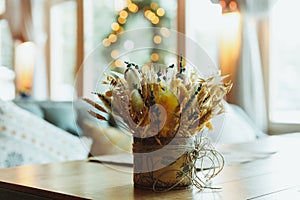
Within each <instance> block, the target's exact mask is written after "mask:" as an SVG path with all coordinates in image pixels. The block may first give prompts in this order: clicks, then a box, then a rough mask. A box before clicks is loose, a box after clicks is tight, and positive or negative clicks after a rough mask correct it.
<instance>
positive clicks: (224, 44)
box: [219, 12, 241, 81]
mask: <svg viewBox="0 0 300 200" xmlns="http://www.w3.org/2000/svg"><path fill="white" fill-rule="evenodd" d="M221 22H222V23H221V25H222V26H221V30H220V33H221V34H220V45H219V51H220V52H219V55H220V57H219V65H220V66H221V70H222V73H223V74H230V75H231V76H232V77H231V79H232V81H234V77H235V73H236V70H237V69H236V68H237V67H238V58H239V54H240V48H241V15H240V13H239V12H229V13H225V14H223V15H222V21H221Z"/></svg>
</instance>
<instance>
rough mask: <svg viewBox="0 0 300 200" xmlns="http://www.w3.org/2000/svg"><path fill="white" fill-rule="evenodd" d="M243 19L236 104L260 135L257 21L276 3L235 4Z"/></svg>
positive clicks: (249, 0) (263, 124) (247, 0)
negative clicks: (246, 114)
mask: <svg viewBox="0 0 300 200" xmlns="http://www.w3.org/2000/svg"><path fill="white" fill-rule="evenodd" d="M237 2H238V4H239V6H240V9H241V13H242V16H243V25H242V48H241V54H240V61H239V67H238V70H237V80H236V94H235V95H236V96H235V100H236V103H237V104H238V105H240V106H241V107H242V108H243V109H244V110H245V111H246V112H247V113H248V115H249V116H250V117H251V118H252V119H253V121H254V123H255V124H256V125H257V127H258V128H259V129H261V130H262V131H267V125H268V119H267V108H266V105H267V104H266V96H265V86H264V80H263V69H262V64H261V57H260V55H261V54H260V47H259V40H258V34H257V19H258V18H259V17H263V16H265V14H266V13H267V12H268V10H269V9H270V7H271V5H273V4H274V3H275V0H237Z"/></svg>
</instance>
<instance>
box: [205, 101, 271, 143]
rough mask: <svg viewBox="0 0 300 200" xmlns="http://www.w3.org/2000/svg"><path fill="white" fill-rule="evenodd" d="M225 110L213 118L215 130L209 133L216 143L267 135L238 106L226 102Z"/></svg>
mask: <svg viewBox="0 0 300 200" xmlns="http://www.w3.org/2000/svg"><path fill="white" fill-rule="evenodd" d="M224 106H225V112H224V113H223V114H221V115H219V116H217V117H215V118H214V119H213V120H212V124H213V127H214V130H213V131H212V132H208V133H207V135H208V137H209V138H211V140H212V141H213V142H214V143H223V144H231V143H241V142H249V141H252V140H255V139H256V138H258V137H262V136H265V135H266V134H264V133H263V132H262V131H260V130H259V129H258V128H257V127H256V126H255V125H254V123H253V121H252V120H251V119H250V118H249V117H248V116H247V114H246V113H245V112H244V111H243V110H242V109H241V108H240V107H238V106H236V105H234V104H228V103H226V102H224Z"/></svg>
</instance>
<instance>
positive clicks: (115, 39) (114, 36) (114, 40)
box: [108, 34, 117, 43]
mask: <svg viewBox="0 0 300 200" xmlns="http://www.w3.org/2000/svg"><path fill="white" fill-rule="evenodd" d="M108 40H109V41H110V42H111V43H114V42H116V41H117V36H116V35H115V34H110V35H109V36H108Z"/></svg>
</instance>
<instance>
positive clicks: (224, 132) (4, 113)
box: [0, 100, 266, 168]
mask: <svg viewBox="0 0 300 200" xmlns="http://www.w3.org/2000/svg"><path fill="white" fill-rule="evenodd" d="M90 109H93V108H92V107H91V106H90V105H88V104H87V103H85V102H84V101H82V100H78V101H75V102H55V101H33V100H15V101H13V102H3V101H0V150H1V153H0V168H1V167H13V166H18V165H25V164H41V163H49V162H63V161H67V160H78V159H87V158H88V157H91V156H98V155H106V154H119V153H129V152H131V149H132V137H131V136H130V134H126V133H124V131H122V130H120V129H118V128H117V127H114V126H111V124H109V123H108V122H104V121H99V120H96V119H95V118H93V117H92V116H90V115H89V114H88V110H90ZM212 123H213V127H215V128H214V130H213V131H211V132H209V133H208V135H207V137H209V138H210V139H211V141H212V142H214V143H224V144H232V143H241V142H248V141H252V140H255V139H257V138H260V137H265V136H266V134H264V133H263V132H261V131H260V130H259V129H257V128H256V127H255V125H254V124H253V122H252V121H251V119H250V118H249V117H248V116H247V115H246V113H245V112H244V111H243V110H242V109H241V108H240V107H238V106H236V105H232V104H227V103H225V113H224V114H222V115H221V116H218V117H216V118H215V119H214V120H213V121H212Z"/></svg>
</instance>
